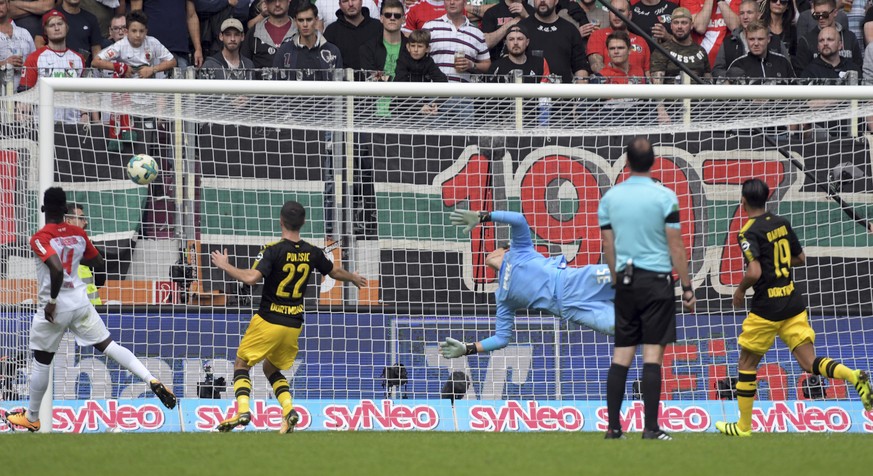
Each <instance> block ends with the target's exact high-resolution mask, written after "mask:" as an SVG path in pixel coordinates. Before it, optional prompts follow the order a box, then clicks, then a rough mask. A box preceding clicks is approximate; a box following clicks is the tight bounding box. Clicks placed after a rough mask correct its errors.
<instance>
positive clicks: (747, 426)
mask: <svg viewBox="0 0 873 476" xmlns="http://www.w3.org/2000/svg"><path fill="white" fill-rule="evenodd" d="M757 392H758V371H757V370H740V375H739V378H738V379H737V406H738V407H740V421H738V422H737V427H738V428H739V429H740V430H742V431H751V430H752V406H753V405H754V404H755V394H756V393H757Z"/></svg>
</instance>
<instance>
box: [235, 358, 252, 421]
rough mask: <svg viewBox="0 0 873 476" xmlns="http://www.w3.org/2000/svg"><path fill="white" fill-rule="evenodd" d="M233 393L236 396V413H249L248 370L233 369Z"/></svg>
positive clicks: (249, 381) (250, 388)
mask: <svg viewBox="0 0 873 476" xmlns="http://www.w3.org/2000/svg"><path fill="white" fill-rule="evenodd" d="M233 394H234V396H235V397H236V414H237V415H239V414H240V413H249V412H251V409H250V408H249V397H250V396H251V394H252V379H251V378H249V371H248V370H246V369H238V370H234V371H233Z"/></svg>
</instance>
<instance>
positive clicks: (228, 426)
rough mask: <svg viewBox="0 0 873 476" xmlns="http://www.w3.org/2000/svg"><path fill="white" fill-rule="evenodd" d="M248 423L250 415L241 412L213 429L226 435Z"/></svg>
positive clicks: (250, 419)
mask: <svg viewBox="0 0 873 476" xmlns="http://www.w3.org/2000/svg"><path fill="white" fill-rule="evenodd" d="M250 421H252V413H251V412H243V413H240V414H239V415H237V416H235V417H233V418H228V419H227V420H224V421H223V422H221V423H219V424H218V426H217V427H215V429H216V430H218V431H220V432H222V433H227V432H229V431H231V430H233V429H234V428H236V427H238V426H246V425H248V424H249V422H250ZM283 424H284V422H283Z"/></svg>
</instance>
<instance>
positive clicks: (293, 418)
mask: <svg viewBox="0 0 873 476" xmlns="http://www.w3.org/2000/svg"><path fill="white" fill-rule="evenodd" d="M299 421H300V414H299V413H297V410H291V411H290V412H288V414H287V415H285V418H283V419H282V427H281V428H279V434H280V435H284V434H286V433H293V432H294V427H295V426H297V422H299Z"/></svg>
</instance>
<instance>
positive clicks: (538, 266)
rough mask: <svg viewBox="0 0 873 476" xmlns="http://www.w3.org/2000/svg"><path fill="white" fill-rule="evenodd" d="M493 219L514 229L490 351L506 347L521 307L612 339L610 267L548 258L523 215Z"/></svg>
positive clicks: (498, 215)
mask: <svg viewBox="0 0 873 476" xmlns="http://www.w3.org/2000/svg"><path fill="white" fill-rule="evenodd" d="M491 221H494V222H496V223H507V224H509V225H510V226H511V237H512V239H511V241H510V247H509V251H507V253H506V255H505V256H504V258H503V264H502V265H501V267H500V273H499V278H498V288H497V291H496V293H495V295H496V298H497V332H496V334H495V335H494V336H492V337H489V338H487V339H485V340H483V341H482V347H483V349H484V350H486V351H492V350H496V349H500V348H503V347H506V345H507V344H509V340H510V338H511V336H512V330H513V327H514V325H515V313H516V311H517V310H519V309H530V310H533V311H541V312H548V313H550V314H553V315H555V316H558V317H560V318H561V319H564V320H569V321H571V322H574V323H576V324H579V325H583V326H586V327H590V328H591V329H594V330H596V331H598V332H602V333H604V334H609V335H613V333H614V329H615V309H614V306H613V303H612V299H614V298H615V291H614V290H613V289H612V281H611V278H610V275H609V268H608V267H607V266H606V265H590V266H583V267H581V268H568V267H567V260H566V259H565V258H564V257H563V256H559V257H554V258H546V257H544V256H543V255H541V254H539V253H538V252H537V251H536V249H534V246H533V241H532V240H531V236H530V227H529V226H528V224H527V220H525V218H524V215H522V214H520V213H515V212H492V213H491Z"/></svg>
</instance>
